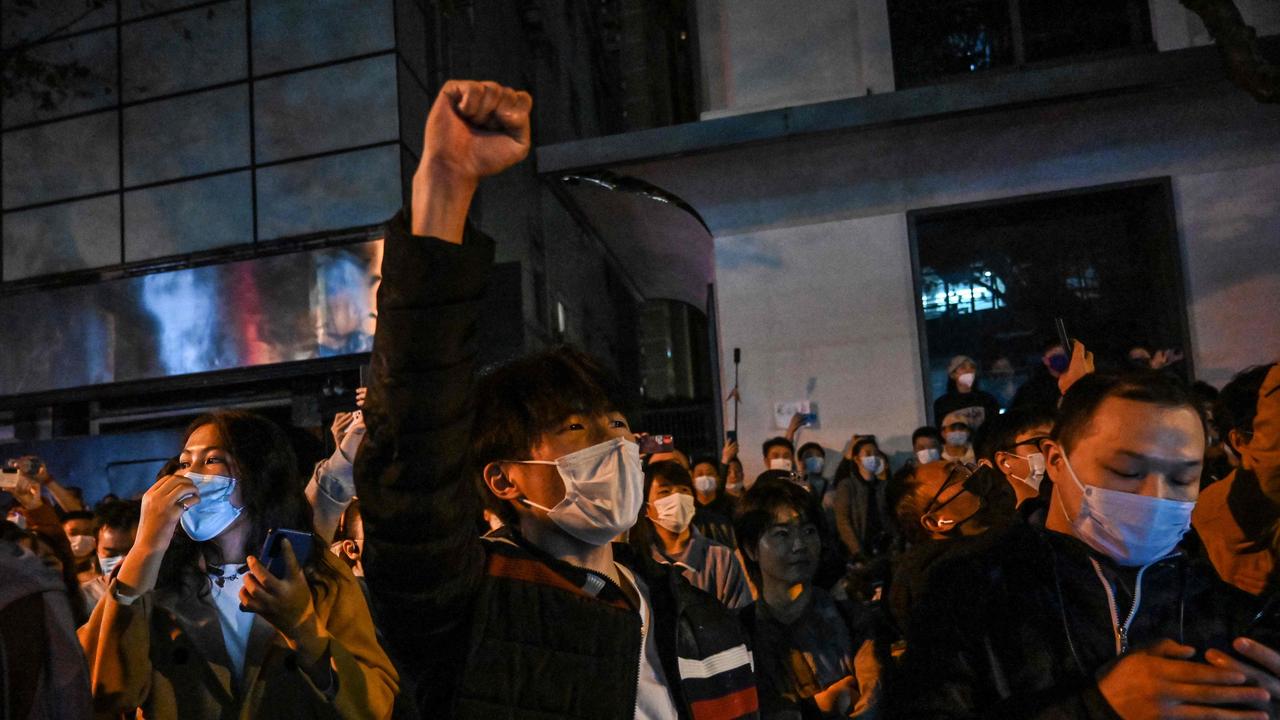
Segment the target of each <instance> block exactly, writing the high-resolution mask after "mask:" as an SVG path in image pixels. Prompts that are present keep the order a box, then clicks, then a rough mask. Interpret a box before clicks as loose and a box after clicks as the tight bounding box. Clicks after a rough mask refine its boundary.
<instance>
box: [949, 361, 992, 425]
mask: <svg viewBox="0 0 1280 720" xmlns="http://www.w3.org/2000/svg"><path fill="white" fill-rule="evenodd" d="M954 412H960V413H961V414H962V415H963V416H964V418H965V420H966V421H967V422H968V424H969V427H970V429H972V430H974V431H977V430H978V428H980V427H982V423H984V422H986V421H988V420H990V419H991V418H993V417H995V416H996V415H999V414H1000V403H999V402H998V401H997V400H996V399H995V397H994V396H993V395H991V394H990V393H988V392H984V391H982V390H979V389H978V363H976V362H974V360H973V358H971V357H969V356H968V355H957V356H955V357H953V358H951V361H950V362H948V363H947V391H946V393H944V394H943V395H941V396H940V397H939V398H938V399H937V400H934V401H933V417H934V418H942V417H946V416H947V415H949V414H951V413H954Z"/></svg>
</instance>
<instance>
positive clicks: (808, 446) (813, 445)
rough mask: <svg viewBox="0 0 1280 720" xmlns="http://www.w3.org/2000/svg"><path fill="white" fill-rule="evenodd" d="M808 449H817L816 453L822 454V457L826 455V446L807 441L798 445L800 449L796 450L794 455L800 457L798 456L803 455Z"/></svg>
mask: <svg viewBox="0 0 1280 720" xmlns="http://www.w3.org/2000/svg"><path fill="white" fill-rule="evenodd" d="M809 450H817V451H818V454H819V455H822V456H823V457H826V455H827V450H826V448H824V447H822V445H821V444H819V443H816V442H807V443H805V444H803V445H801V446H800V449H799V450H797V451H796V457H800V456H802V455H804V454H805V453H806V452H808V451H809Z"/></svg>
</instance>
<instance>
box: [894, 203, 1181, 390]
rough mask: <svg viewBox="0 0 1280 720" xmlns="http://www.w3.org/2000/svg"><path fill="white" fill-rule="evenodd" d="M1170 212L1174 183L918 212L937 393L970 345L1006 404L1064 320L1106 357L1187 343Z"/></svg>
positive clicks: (930, 382)
mask: <svg viewBox="0 0 1280 720" xmlns="http://www.w3.org/2000/svg"><path fill="white" fill-rule="evenodd" d="M1171 218H1172V215H1171V204H1170V198H1169V191H1168V185H1167V183H1165V182H1163V181H1158V182H1148V183H1143V184H1138V185H1132V186H1127V187H1121V188H1107V189H1098V190H1090V191H1077V192H1071V193H1065V194H1057V195H1051V196H1047V197H1046V196H1038V197H1034V198H1023V199H1013V200H1007V201H1000V202H995V203H983V204H980V205H976V206H962V207H958V208H941V209H936V210H923V211H918V212H915V213H911V215H910V222H911V226H912V235H913V237H914V239H915V243H916V250H917V258H918V266H917V291H918V292H919V293H920V311H921V315H922V317H923V321H924V334H925V337H924V348H925V351H924V352H925V365H926V382H925V385H926V387H928V388H929V389H930V392H931V396H932V397H931V398H930V400H932V398H936V397H938V396H939V395H941V394H942V393H943V392H945V388H946V382H947V375H946V368H947V361H948V360H949V359H950V358H951V357H953V356H955V355H961V354H963V355H970V356H972V357H974V358H975V359H976V360H977V361H978V363H979V365H980V375H979V377H980V378H981V380H980V384H981V386H982V388H983V389H985V390H987V391H988V392H991V393H992V394H994V395H996V397H997V398H998V399H999V400H1001V402H1002V403H1003V404H1004V405H1006V406H1007V405H1008V403H1009V402H1010V401H1011V400H1012V394H1013V391H1014V390H1015V389H1016V387H1017V385H1018V384H1019V383H1020V382H1021V381H1023V380H1025V379H1026V378H1028V377H1030V376H1031V374H1032V373H1033V372H1034V371H1035V369H1036V367H1037V366H1039V365H1040V363H1041V361H1040V356H1041V352H1042V346H1043V345H1044V343H1045V342H1047V341H1051V340H1052V338H1054V337H1055V331H1054V318H1055V317H1062V318H1063V319H1064V320H1065V322H1066V324H1067V329H1068V331H1069V332H1070V334H1071V335H1072V336H1073V337H1076V338H1078V339H1080V340H1081V341H1082V342H1084V343H1085V345H1086V346H1087V347H1088V348H1089V349H1090V350H1091V351H1093V352H1094V353H1095V356H1096V358H1097V361H1098V364H1099V366H1106V365H1108V364H1119V363H1120V362H1121V360H1122V358H1123V356H1124V354H1125V352H1126V351H1127V350H1128V348H1129V346H1130V345H1131V344H1134V343H1148V344H1152V345H1155V346H1157V347H1176V348H1185V347H1187V336H1186V315H1185V310H1184V307H1185V305H1184V301H1183V297H1182V290H1181V288H1182V269H1181V263H1180V261H1179V255H1178V246H1177V241H1176V237H1175V234H1174V227H1173V222H1172V219H1171ZM1185 362H1187V361H1184V363H1185ZM1182 369H1183V370H1187V368H1186V367H1185V366H1184V367H1183V368H1182Z"/></svg>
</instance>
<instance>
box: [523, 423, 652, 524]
mask: <svg viewBox="0 0 1280 720" xmlns="http://www.w3.org/2000/svg"><path fill="white" fill-rule="evenodd" d="M511 462H516V463H523V464H529V465H555V466H556V470H557V471H559V473H560V479H561V480H562V481H564V499H563V500H561V501H560V502H558V503H556V506H555V507H553V508H547V507H543V506H542V505H538V504H537V503H535V502H533V501H532V500H530V499H528V498H523V502H524V504H526V505H528V506H529V507H535V508H538V509H539V510H542V511H544V512H545V513H547V517H549V518H551V522H553V523H555V524H556V526H558V527H559V528H560V529H561V530H563V531H565V532H566V533H568V534H569V535H572V536H573V537H575V538H577V539H579V540H581V541H582V542H584V543H587V544H588V545H594V546H596V547H599V546H602V545H604V544H605V543H607V542H609V541H610V540H612V539H613V538H615V537H617V536H619V535H621V534H622V533H624V532H626V531H627V530H629V529H630V528H631V526H632V525H634V524H635V522H636V517H638V516H639V515H640V508H641V506H643V505H644V496H643V494H644V470H643V469H642V468H641V465H640V446H639V445H637V444H635V443H633V442H631V441H630V440H627V439H626V438H614V439H612V440H607V441H605V442H602V443H600V444H598V445H592V446H591V447H589V448H585V449H583V450H579V451H577V452H572V453H569V454H568V455H564V456H561V457H559V458H557V459H556V460H554V461H550V460H512V461H511Z"/></svg>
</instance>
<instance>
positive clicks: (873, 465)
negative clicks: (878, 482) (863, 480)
mask: <svg viewBox="0 0 1280 720" xmlns="http://www.w3.org/2000/svg"><path fill="white" fill-rule="evenodd" d="M858 462H859V463H861V464H862V469H863V470H866V471H867V472H869V473H871V474H872V475H875V474H876V473H879V472H880V471H881V470H883V469H884V460H883V459H881V457H880V456H879V455H863V456H862V459H860V460H859V461H858Z"/></svg>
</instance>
